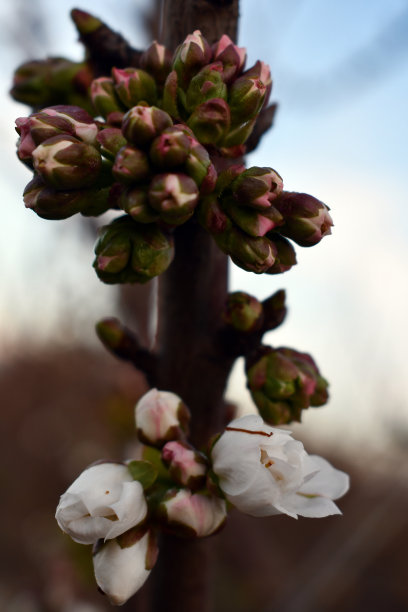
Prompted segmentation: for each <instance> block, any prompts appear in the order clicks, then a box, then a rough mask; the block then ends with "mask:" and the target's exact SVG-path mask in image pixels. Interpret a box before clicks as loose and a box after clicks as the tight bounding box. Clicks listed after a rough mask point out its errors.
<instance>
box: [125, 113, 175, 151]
mask: <svg viewBox="0 0 408 612" xmlns="http://www.w3.org/2000/svg"><path fill="white" fill-rule="evenodd" d="M172 125H173V121H172V119H171V117H170V115H168V113H166V112H165V111H163V110H161V109H160V108H156V107H155V106H141V105H138V106H133V107H132V108H131V109H130V110H129V111H128V112H127V113H126V115H125V116H124V117H123V123H122V131H123V134H124V135H125V136H126V138H127V140H129V142H131V143H133V144H135V145H137V146H139V147H143V146H145V145H147V144H149V142H151V141H152V140H153V139H154V138H156V136H158V135H159V134H161V132H162V131H163V130H165V129H166V128H168V127H170V126H172Z"/></svg>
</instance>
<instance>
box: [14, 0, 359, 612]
mask: <svg viewBox="0 0 408 612" xmlns="http://www.w3.org/2000/svg"><path fill="white" fill-rule="evenodd" d="M163 10H164V24H165V26H166V27H165V34H164V41H163V42H164V44H161V43H158V42H153V43H152V44H151V46H150V47H149V48H148V49H147V50H146V51H144V52H140V51H137V50H135V49H133V48H132V47H130V45H129V44H128V43H127V42H126V41H124V39H123V38H122V37H121V36H120V35H118V34H116V33H114V32H113V31H112V30H110V28H108V27H107V26H106V25H105V24H103V23H102V22H101V21H100V20H99V19H98V18H96V17H93V16H91V15H89V14H88V13H85V12H83V11H80V10H73V11H72V17H73V20H74V22H75V25H76V27H77V29H78V32H79V34H80V38H81V41H82V42H83V44H84V46H85V48H86V52H87V53H86V58H85V60H84V62H81V63H73V62H70V61H69V60H65V59H61V58H51V59H48V60H45V61H34V62H29V63H27V64H24V65H23V66H21V67H20V68H18V70H17V71H16V75H15V81H14V87H13V90H12V94H13V95H14V97H15V98H16V99H18V100H20V101H23V102H26V103H28V104H30V105H31V106H32V107H33V109H34V112H33V113H32V114H31V115H30V116H29V117H25V118H19V119H17V122H16V123H17V132H18V134H19V136H20V139H19V142H18V157H19V158H20V160H21V161H22V162H23V163H25V164H26V165H27V166H28V167H29V168H30V169H32V170H33V173H34V176H33V179H32V181H31V182H30V183H29V184H28V185H27V187H26V189H25V191H24V201H25V204H26V206H27V207H28V208H31V209H32V210H33V211H34V212H36V213H37V214H38V215H39V216H41V217H43V218H45V219H54V220H55V219H59V220H61V219H65V218H67V217H70V216H71V215H74V214H82V215H84V216H99V215H102V214H103V213H105V212H107V211H108V210H111V211H116V216H115V218H114V219H113V221H111V222H110V223H108V224H107V225H105V226H103V227H102V229H101V232H100V236H99V240H98V242H97V244H96V247H95V255H96V256H95V261H94V268H95V271H96V274H97V275H98V277H99V278H100V279H101V281H103V282H105V283H148V282H150V281H152V280H153V279H154V278H156V277H159V305H158V310H159V312H158V320H159V323H158V332H157V341H156V346H155V348H154V350H152V351H150V350H147V349H146V348H144V347H142V346H141V344H140V343H139V341H138V339H137V337H136V335H135V334H134V333H133V332H132V331H130V330H128V329H126V328H125V327H124V326H123V325H122V324H121V323H120V322H119V321H118V320H116V319H104V320H102V321H100V322H99V323H98V324H97V332H98V335H99V337H100V339H101V340H102V342H103V343H104V345H105V346H106V347H107V348H108V349H109V350H110V351H112V352H113V353H114V354H116V355H117V356H118V357H120V358H122V359H126V360H129V361H131V362H132V363H133V364H134V365H135V366H136V367H137V368H139V369H140V370H141V371H143V372H144V373H145V375H146V380H147V382H148V384H149V385H150V387H151V390H150V391H148V393H146V394H145V395H144V396H143V397H142V398H141V399H140V401H139V402H138V404H137V406H136V409H135V436H137V438H138V440H139V450H138V454H137V456H136V457H133V458H129V459H127V460H125V461H122V462H109V461H102V462H99V463H96V464H94V465H92V466H91V467H88V468H87V469H86V470H85V471H84V472H83V473H82V474H81V475H80V476H79V477H78V478H77V479H76V480H75V481H74V483H73V484H72V485H71V486H70V487H69V488H68V490H67V491H66V492H65V493H64V494H63V495H62V497H61V500H60V503H59V505H58V508H57V513H56V518H57V521H58V524H59V526H60V527H61V529H62V530H63V531H64V532H65V533H67V534H68V535H69V536H71V537H72V539H73V540H75V541H76V542H78V543H80V544H85V545H89V544H91V545H93V560H94V570H95V578H96V582H97V584H98V586H99V588H100V590H101V591H103V592H104V593H105V594H106V595H107V597H108V598H109V600H110V601H111V603H112V604H116V605H121V604H123V603H125V602H126V601H127V600H129V598H131V597H132V596H133V595H134V594H135V593H136V592H137V591H138V589H139V588H140V587H141V586H142V585H143V584H144V582H145V581H146V580H147V578H148V577H149V575H150V572H151V570H152V568H153V567H154V566H155V565H156V563H157V567H156V569H155V571H154V576H155V578H153V579H155V580H156V588H155V589H154V598H153V599H154V600H153V601H152V605H151V609H155V610H168V611H170V612H172V611H176V610H177V612H183V611H187V610H189V611H191V610H194V611H195V612H201V611H203V612H204V611H205V610H209V609H210V603H209V597H208V596H207V586H206V583H207V581H208V568H209V566H210V564H211V557H210V555H209V547H208V544H207V540H206V538H207V536H210V535H212V534H215V533H216V532H217V531H219V530H220V529H221V528H222V526H223V524H224V523H225V521H226V519H227V515H228V511H229V510H230V509H231V508H232V507H235V508H237V509H238V510H240V511H242V512H244V513H247V514H250V515H253V516H270V515H275V514H279V513H283V514H287V515H288V516H291V517H294V518H296V517H297V516H298V515H300V516H306V517H323V516H328V515H332V514H338V513H339V512H340V511H339V509H338V507H337V506H336V504H335V503H334V501H333V500H336V499H337V498H339V497H341V496H342V495H343V494H344V493H345V492H346V490H347V488H348V477H347V476H346V475H345V474H344V473H343V472H340V471H338V470H336V469H335V468H333V467H332V466H331V465H330V464H329V463H328V462H327V461H325V460H324V459H323V458H321V457H317V456H311V455H308V454H307V452H306V451H305V449H304V448H303V445H302V443H301V442H299V441H296V440H294V439H293V438H292V436H291V434H290V432H289V431H288V430H286V429H281V428H279V427H278V426H281V425H286V424H289V423H290V422H292V421H300V419H301V414H302V411H303V410H304V409H307V408H308V407H309V406H321V405H323V404H324V403H325V402H326V401H327V397H328V393H327V381H326V380H325V379H324V378H323V377H322V376H321V374H320V372H319V369H318V367H317V365H316V363H315V362H314V360H313V359H312V357H311V356H310V355H308V354H305V353H300V352H298V351H296V350H294V349H292V348H287V347H278V348H277V347H268V346H265V345H263V344H262V337H263V335H264V334H265V332H267V331H270V330H272V329H274V328H276V327H277V326H278V325H280V324H281V323H282V321H283V319H284V317H285V313H286V307H285V294H284V292H283V291H282V290H280V291H277V292H275V293H274V294H273V295H271V297H270V298H268V299H266V300H264V301H263V302H259V301H258V300H257V299H256V298H255V297H253V296H250V295H248V294H247V293H245V292H236V293H233V294H228V293H227V266H228V258H231V260H232V261H233V262H234V263H235V264H236V265H238V266H240V267H241V268H243V269H244V270H247V271H248V272H252V273H256V274H267V275H275V274H281V273H283V272H286V271H288V270H289V269H290V268H291V267H292V266H293V265H294V264H295V263H296V255H295V250H294V246H293V243H296V244H298V245H300V246H302V247H309V246H313V245H316V244H317V243H318V242H320V240H321V239H322V238H323V237H324V236H325V235H327V234H329V233H330V228H331V225H332V221H331V217H330V215H329V211H328V208H327V206H326V205H325V204H323V203H322V202H320V201H319V200H317V199H316V198H315V197H313V196H310V195H307V194H304V193H293V192H287V191H285V190H284V189H283V180H282V178H281V176H280V175H279V174H278V172H277V171H276V170H274V169H272V168H271V167H269V166H267V167H252V168H247V167H246V166H245V164H244V160H243V156H244V155H245V153H246V152H248V151H249V150H252V149H253V148H254V146H256V144H257V142H258V141H259V138H260V137H261V135H262V133H263V132H264V131H265V130H266V129H267V128H268V127H269V126H270V124H271V122H272V118H273V114H274V106H273V105H272V106H268V100H269V96H270V92H271V87H272V79H271V73H270V70H269V67H268V66H267V65H265V64H264V63H263V62H261V61H258V62H256V64H255V65H254V66H250V67H249V68H248V67H246V66H245V59H246V53H245V49H243V48H240V47H238V46H237V45H236V44H235V38H236V23H237V13H238V3H237V2H236V1H232V2H214V1H213V2H210V1H204V0H201V1H200V2H198V1H195V2H190V3H187V4H186V6H183V8H181V4H180V3H179V2H178V1H177V2H172V3H167V4H164V9H163ZM198 27H200V29H197V28H198ZM240 356H243V357H244V358H245V361H246V374H247V381H248V388H249V390H250V392H251V395H252V398H253V400H254V403H255V405H256V407H257V408H258V411H259V413H258V414H257V415H250V416H245V417H241V418H235V419H233V420H232V421H231V422H229V423H228V420H229V419H228V418H227V412H226V409H225V402H224V400H223V394H224V390H225V385H226V381H227V377H228V375H229V372H230V370H231V367H232V365H233V363H234V361H235V360H236V358H237V357H240Z"/></svg>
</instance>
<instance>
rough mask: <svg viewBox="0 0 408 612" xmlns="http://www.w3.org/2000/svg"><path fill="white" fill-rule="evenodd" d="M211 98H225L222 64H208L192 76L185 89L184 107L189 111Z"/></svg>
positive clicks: (225, 87) (225, 89) (225, 88)
mask: <svg viewBox="0 0 408 612" xmlns="http://www.w3.org/2000/svg"><path fill="white" fill-rule="evenodd" d="M212 98H222V99H223V100H226V99H227V86H226V85H225V83H224V81H223V77H222V64H221V62H216V63H214V64H209V65H208V66H205V67H204V68H202V69H201V70H200V72H199V73H198V74H196V76H194V77H193V78H192V79H191V81H190V85H189V86H188V89H187V94H186V108H187V110H188V111H189V112H192V111H194V109H195V108H196V107H197V106H199V105H200V104H202V103H203V102H206V101H207V100H211V99H212Z"/></svg>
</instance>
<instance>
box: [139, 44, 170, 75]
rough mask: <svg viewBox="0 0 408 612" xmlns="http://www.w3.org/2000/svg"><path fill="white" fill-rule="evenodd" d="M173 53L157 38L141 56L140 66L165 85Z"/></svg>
mask: <svg viewBox="0 0 408 612" xmlns="http://www.w3.org/2000/svg"><path fill="white" fill-rule="evenodd" d="M171 60H172V53H171V52H170V51H169V50H168V49H166V47H165V46H164V45H160V44H159V43H158V42H157V41H156V40H155V41H153V42H152V44H151V45H150V47H148V48H147V49H146V51H144V52H143V53H142V55H141V56H140V67H141V68H143V70H146V72H148V73H149V74H151V75H152V76H153V77H154V80H155V81H156V83H158V84H159V85H163V84H164V82H165V80H166V78H167V75H168V74H169V72H170V70H171Z"/></svg>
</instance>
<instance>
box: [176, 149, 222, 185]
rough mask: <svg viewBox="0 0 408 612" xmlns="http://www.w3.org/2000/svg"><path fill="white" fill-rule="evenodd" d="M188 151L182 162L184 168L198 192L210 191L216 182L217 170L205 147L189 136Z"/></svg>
mask: <svg viewBox="0 0 408 612" xmlns="http://www.w3.org/2000/svg"><path fill="white" fill-rule="evenodd" d="M190 146H191V148H190V153H189V154H188V156H187V159H186V160H185V162H184V169H185V171H186V172H187V174H188V175H189V176H191V178H192V179H194V180H195V182H196V183H197V185H198V187H199V188H200V192H201V193H203V194H208V193H211V192H212V191H213V190H214V189H215V185H216V182H217V171H216V169H215V167H214V165H213V164H212V162H211V159H210V156H209V154H208V151H207V149H205V148H204V147H203V146H202V145H200V143H199V142H198V141H197V140H196V139H195V138H191V137H190Z"/></svg>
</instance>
